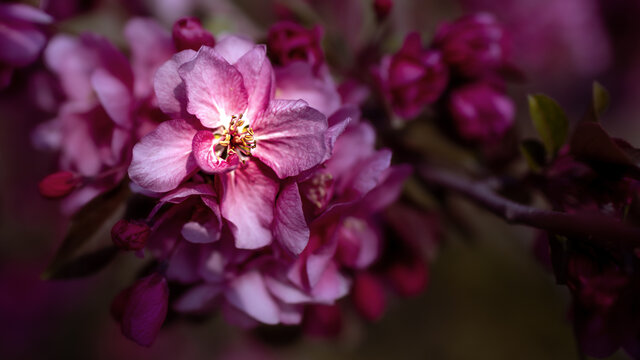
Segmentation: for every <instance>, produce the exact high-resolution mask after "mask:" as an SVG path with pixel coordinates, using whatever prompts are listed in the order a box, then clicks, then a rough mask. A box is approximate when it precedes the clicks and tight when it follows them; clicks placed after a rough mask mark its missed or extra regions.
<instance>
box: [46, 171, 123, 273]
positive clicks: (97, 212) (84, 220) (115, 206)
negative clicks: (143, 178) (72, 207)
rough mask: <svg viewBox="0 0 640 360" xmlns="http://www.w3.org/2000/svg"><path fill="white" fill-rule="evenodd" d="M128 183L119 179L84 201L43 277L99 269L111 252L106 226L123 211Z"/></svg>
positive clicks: (111, 254)
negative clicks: (119, 181)
mask: <svg viewBox="0 0 640 360" xmlns="http://www.w3.org/2000/svg"><path fill="white" fill-rule="evenodd" d="M128 196H129V187H128V185H127V182H126V181H123V182H122V183H120V184H119V185H118V186H116V187H115V188H113V189H111V190H109V191H107V192H105V193H103V194H101V195H100V196H98V197H96V198H95V199H93V200H91V201H90V202H89V203H87V204H86V205H85V206H84V207H82V209H80V210H79V211H78V213H77V214H76V215H75V216H74V217H73V219H72V220H71V226H70V228H69V231H68V232H67V235H66V237H65V239H64V240H63V242H62V245H61V246H60V248H59V249H58V251H57V253H56V255H55V257H54V259H53V261H52V262H51V264H50V265H49V266H48V267H47V269H46V270H45V271H44V273H43V274H42V277H43V278H44V279H60V278H69V277H79V276H86V275H89V274H91V273H94V272H96V271H98V270H100V269H101V268H102V267H103V266H105V265H106V264H108V263H109V261H110V260H111V259H112V258H113V256H115V251H114V249H113V245H112V243H111V237H110V230H111V227H112V226H113V224H115V223H116V221H118V220H119V219H120V218H121V217H122V215H123V214H124V210H125V205H126V200H127V198H128Z"/></svg>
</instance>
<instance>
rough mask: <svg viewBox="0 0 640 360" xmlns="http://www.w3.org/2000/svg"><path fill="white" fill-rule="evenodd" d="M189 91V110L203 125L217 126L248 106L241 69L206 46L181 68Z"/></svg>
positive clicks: (181, 74) (179, 71) (180, 72)
mask: <svg viewBox="0 0 640 360" xmlns="http://www.w3.org/2000/svg"><path fill="white" fill-rule="evenodd" d="M178 73H179V74H180V77H181V78H182V79H183V80H184V84H185V86H186V90H187V98H188V99H189V103H188V104H187V110H188V111H189V113H191V114H193V115H195V116H196V117H197V118H198V119H199V120H200V122H201V123H202V125H204V126H206V127H209V128H217V127H219V126H221V125H224V124H226V123H228V122H229V120H230V119H231V115H239V114H241V113H242V112H243V111H244V110H245V109H246V108H247V104H248V103H247V99H248V94H247V90H246V88H245V87H244V82H243V79H242V75H241V74H240V72H239V71H238V70H237V69H236V68H235V67H233V66H231V65H230V64H229V63H228V62H227V61H226V60H225V59H223V58H222V57H221V56H220V55H218V53H216V51H215V50H213V49H212V48H210V47H207V46H203V47H201V48H200V50H199V51H198V53H197V54H196V57H195V58H194V59H193V60H192V61H189V62H187V63H185V64H183V65H182V66H180V68H178Z"/></svg>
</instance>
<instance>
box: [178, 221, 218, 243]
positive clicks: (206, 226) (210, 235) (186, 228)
mask: <svg viewBox="0 0 640 360" xmlns="http://www.w3.org/2000/svg"><path fill="white" fill-rule="evenodd" d="M217 228H218V222H217V221H213V220H211V221H208V222H206V223H203V224H201V223H199V222H197V221H189V222H188V223H186V224H184V225H183V226H182V231H181V232H180V234H182V237H184V239H185V240H187V241H188V242H190V243H193V244H210V243H212V242H215V241H217V240H218V239H220V232H219V231H218V229H217Z"/></svg>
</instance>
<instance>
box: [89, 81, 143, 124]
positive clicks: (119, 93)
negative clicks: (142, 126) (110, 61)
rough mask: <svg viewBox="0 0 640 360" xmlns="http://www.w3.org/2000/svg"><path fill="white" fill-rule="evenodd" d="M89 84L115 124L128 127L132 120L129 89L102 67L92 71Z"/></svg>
mask: <svg viewBox="0 0 640 360" xmlns="http://www.w3.org/2000/svg"><path fill="white" fill-rule="evenodd" d="M91 85H92V86H93V90H94V91H95V92H96V95H97V96H98V99H99V100H100V104H102V107H104V110H105V111H106V112H107V114H109V117H110V118H111V119H112V120H113V121H114V122H115V123H116V124H118V125H120V126H122V127H124V128H125V129H129V128H130V127H131V125H132V122H133V119H132V117H131V115H132V114H131V110H132V109H133V98H132V96H133V94H132V93H131V89H129V88H128V87H127V86H126V85H125V84H123V83H122V82H121V81H120V80H119V79H118V78H116V77H114V76H113V75H111V74H110V73H108V72H107V71H106V70H104V69H97V70H96V71H94V72H93V74H92V75H91Z"/></svg>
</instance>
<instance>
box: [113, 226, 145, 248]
mask: <svg viewBox="0 0 640 360" xmlns="http://www.w3.org/2000/svg"><path fill="white" fill-rule="evenodd" d="M149 235H151V228H149V226H148V225H147V224H145V223H143V222H140V221H128V220H125V219H122V220H120V221H118V222H117V223H116V224H115V225H113V228H111V239H112V240H113V243H114V245H115V246H117V247H118V248H119V249H122V250H140V249H143V248H144V246H145V245H146V243H147V239H148V238H149Z"/></svg>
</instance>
